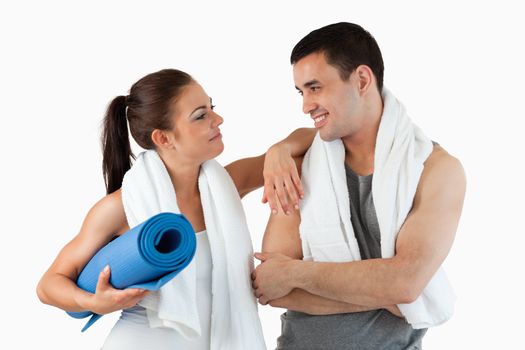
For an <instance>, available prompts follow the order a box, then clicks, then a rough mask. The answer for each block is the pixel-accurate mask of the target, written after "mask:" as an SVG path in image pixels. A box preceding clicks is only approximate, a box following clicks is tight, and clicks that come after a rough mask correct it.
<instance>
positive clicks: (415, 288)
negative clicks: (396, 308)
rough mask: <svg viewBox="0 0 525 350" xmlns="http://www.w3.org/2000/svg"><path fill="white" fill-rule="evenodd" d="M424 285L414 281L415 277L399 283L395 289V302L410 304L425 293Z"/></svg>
mask: <svg viewBox="0 0 525 350" xmlns="http://www.w3.org/2000/svg"><path fill="white" fill-rule="evenodd" d="M423 289H424V286H421V284H420V283H417V281H414V280H413V279H407V280H404V281H403V282H401V283H399V285H398V287H397V288H396V289H395V294H394V295H393V299H394V300H393V301H394V302H393V304H410V303H413V302H414V301H416V299H417V298H419V296H420V295H421V294H422V293H423Z"/></svg>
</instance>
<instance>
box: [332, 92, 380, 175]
mask: <svg viewBox="0 0 525 350" xmlns="http://www.w3.org/2000/svg"><path fill="white" fill-rule="evenodd" d="M369 112H370V113H369V114H368V115H367V116H366V117H365V118H363V121H364V122H363V124H362V126H361V128H360V129H359V130H358V131H356V132H355V133H353V134H351V135H348V136H345V137H342V138H341V140H342V141H343V144H344V146H345V163H346V164H347V165H348V166H350V168H352V170H353V171H354V172H355V173H356V174H359V175H369V174H372V173H373V172H374V155H375V149H376V139H377V133H378V131H379V124H380V123H381V115H382V114H383V104H382V101H381V99H380V103H379V104H376V108H373V109H372V110H370V111H369Z"/></svg>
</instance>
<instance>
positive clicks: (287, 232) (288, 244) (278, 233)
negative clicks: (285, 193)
mask: <svg viewBox="0 0 525 350" xmlns="http://www.w3.org/2000/svg"><path fill="white" fill-rule="evenodd" d="M300 222H301V217H300V215H299V211H295V210H294V211H292V213H291V214H290V215H285V214H284V213H283V212H282V210H280V209H279V212H278V214H275V215H273V214H271V215H270V218H269V220H268V224H267V225H266V230H265V232H264V238H263V243H262V251H263V252H269V253H281V254H284V255H287V256H289V257H291V258H292V259H302V258H303V253H302V248H301V238H300V236H299V224H300Z"/></svg>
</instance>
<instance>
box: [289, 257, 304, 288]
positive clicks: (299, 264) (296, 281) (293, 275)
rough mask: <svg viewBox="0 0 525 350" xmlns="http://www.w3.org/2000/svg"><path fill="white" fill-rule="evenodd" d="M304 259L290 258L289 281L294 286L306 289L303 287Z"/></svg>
mask: <svg viewBox="0 0 525 350" xmlns="http://www.w3.org/2000/svg"><path fill="white" fill-rule="evenodd" d="M303 264H304V261H303V260H296V259H294V260H290V261H289V262H288V264H287V267H286V269H287V276H289V279H288V281H289V283H290V286H291V287H292V288H300V289H304V287H303V284H304V283H303V281H304V278H303V275H304V272H305V270H304V268H303Z"/></svg>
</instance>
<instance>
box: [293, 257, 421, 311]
mask: <svg viewBox="0 0 525 350" xmlns="http://www.w3.org/2000/svg"><path fill="white" fill-rule="evenodd" d="M287 270H288V276H289V277H290V283H291V284H292V287H293V288H299V289H304V290H306V291H307V292H310V293H311V294H315V295H319V296H321V297H325V298H327V299H332V300H336V301H339V302H344V303H349V304H354V305H362V306H367V307H370V308H381V307H382V306H383V305H394V304H401V303H408V302H411V301H412V300H410V297H409V296H408V293H405V290H406V289H407V286H406V285H405V282H404V281H403V280H402V278H400V276H401V275H402V274H401V273H399V272H400V271H401V267H400V266H399V264H397V263H396V262H395V261H394V260H393V259H368V260H360V261H354V262H349V263H322V262H311V261H301V260H294V261H291V262H290V263H289V264H288V268H287Z"/></svg>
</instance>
